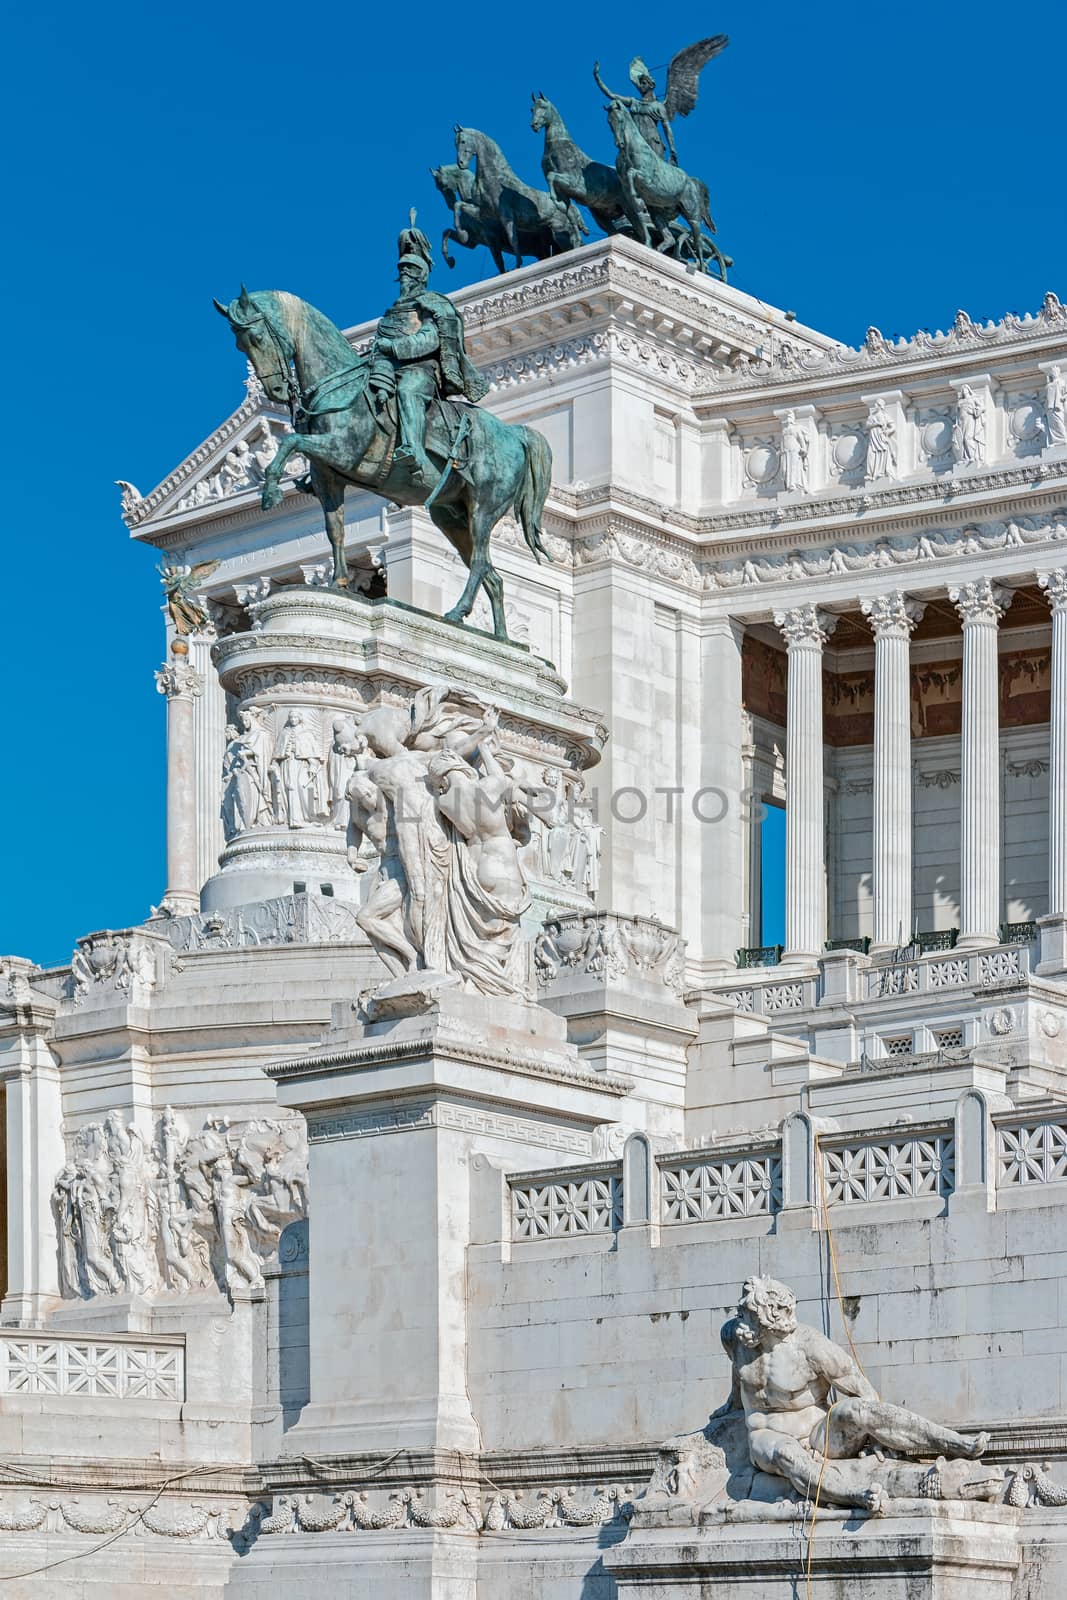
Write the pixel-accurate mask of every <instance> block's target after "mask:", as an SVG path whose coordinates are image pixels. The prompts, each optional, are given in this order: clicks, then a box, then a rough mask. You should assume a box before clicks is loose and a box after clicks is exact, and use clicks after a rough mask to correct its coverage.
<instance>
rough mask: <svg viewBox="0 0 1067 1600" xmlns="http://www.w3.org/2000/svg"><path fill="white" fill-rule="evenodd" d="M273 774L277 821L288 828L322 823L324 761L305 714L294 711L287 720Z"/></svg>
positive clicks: (325, 810) (324, 800)
mask: <svg viewBox="0 0 1067 1600" xmlns="http://www.w3.org/2000/svg"><path fill="white" fill-rule="evenodd" d="M272 771H273V774H274V814H275V816H276V818H277V820H278V821H279V822H282V823H284V824H286V826H288V827H290V828H303V827H305V826H306V825H307V824H308V823H309V822H311V823H314V822H321V821H322V820H323V818H324V816H325V815H326V812H327V804H326V794H325V784H324V777H323V758H322V752H321V750H320V749H319V740H318V735H317V734H316V732H315V730H314V728H312V727H311V726H310V724H309V722H308V716H307V713H306V712H305V711H300V710H297V709H294V710H292V711H290V713H289V715H288V717H286V719H285V724H284V726H283V728H282V731H281V735H280V737H279V739H278V744H277V747H276V749H275V751H274V760H273V762H272Z"/></svg>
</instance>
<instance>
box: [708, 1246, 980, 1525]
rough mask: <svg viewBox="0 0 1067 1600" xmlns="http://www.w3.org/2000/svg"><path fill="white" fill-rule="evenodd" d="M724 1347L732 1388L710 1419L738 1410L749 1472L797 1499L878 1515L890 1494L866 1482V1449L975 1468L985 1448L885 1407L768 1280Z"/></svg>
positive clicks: (747, 1297)
mask: <svg viewBox="0 0 1067 1600" xmlns="http://www.w3.org/2000/svg"><path fill="white" fill-rule="evenodd" d="M722 1342H723V1347H724V1349H725V1350H726V1353H727V1355H728V1356H729V1357H730V1360H731V1362H732V1364H733V1388H732V1391H731V1395H730V1399H729V1401H728V1402H727V1404H726V1405H725V1406H724V1407H722V1408H721V1410H720V1411H719V1412H717V1413H716V1416H722V1415H725V1414H727V1413H728V1412H730V1411H735V1410H738V1409H740V1410H743V1412H744V1417H745V1428H746V1435H747V1442H748V1452H749V1455H750V1457H751V1460H752V1465H753V1466H754V1467H756V1468H757V1469H758V1470H759V1471H761V1472H766V1473H769V1474H771V1475H772V1476H773V1477H777V1478H784V1479H785V1480H787V1481H788V1482H789V1483H790V1484H791V1485H792V1486H793V1488H794V1489H796V1490H797V1491H798V1493H800V1494H802V1495H805V1496H811V1497H814V1495H815V1493H816V1490H818V1492H819V1496H820V1499H821V1500H822V1501H823V1502H824V1503H826V1504H832V1505H841V1506H854V1507H857V1508H858V1509H861V1510H865V1511H871V1512H878V1511H880V1510H882V1509H883V1505H884V1501H885V1498H886V1489H885V1487H884V1485H883V1484H881V1483H879V1482H877V1481H873V1482H872V1481H870V1477H869V1474H866V1473H865V1471H864V1464H863V1462H862V1461H861V1460H860V1459H859V1458H860V1457H861V1453H862V1452H863V1451H864V1450H870V1449H871V1448H872V1447H873V1448H874V1449H876V1450H877V1449H879V1448H880V1449H883V1450H889V1451H892V1452H894V1453H895V1454H896V1455H899V1456H904V1457H909V1458H923V1457H936V1456H939V1455H944V1456H950V1457H956V1458H957V1459H959V1460H962V1461H975V1460H977V1459H978V1457H979V1456H981V1455H982V1454H983V1452H984V1450H985V1448H986V1445H987V1444H988V1436H987V1435H986V1434H979V1435H978V1436H977V1437H976V1438H974V1439H968V1438H965V1437H964V1435H963V1434H960V1433H957V1432H956V1431H955V1430H954V1429H952V1428H944V1427H941V1426H940V1425H939V1424H938V1423H935V1422H929V1421H927V1419H926V1418H925V1417H921V1416H919V1415H918V1414H917V1413H916V1412H913V1411H907V1410H905V1409H904V1407H902V1406H894V1405H887V1404H885V1403H884V1402H883V1401H881V1400H880V1399H879V1398H878V1395H877V1393H876V1391H875V1389H874V1388H873V1387H872V1385H871V1384H870V1383H869V1382H868V1381H867V1379H866V1378H865V1377H864V1375H863V1373H862V1372H861V1371H860V1369H859V1367H858V1366H857V1365H856V1362H855V1361H854V1360H853V1358H852V1357H851V1356H850V1355H849V1354H847V1352H846V1351H844V1350H842V1349H841V1347H840V1346H839V1345H836V1344H834V1343H832V1342H831V1340H829V1339H827V1338H825V1337H824V1335H823V1334H821V1333H819V1332H818V1331H817V1330H816V1329H815V1328H810V1327H807V1326H805V1325H804V1324H802V1323H798V1322H797V1317H796V1296H795V1295H794V1294H793V1292H792V1290H791V1289H789V1288H787V1287H786V1285H785V1284H783V1283H778V1282H776V1281H775V1279H773V1278H761V1277H754V1278H750V1279H749V1280H748V1282H747V1283H746V1284H745V1286H744V1291H743V1294H742V1298H741V1302H740V1305H739V1306H738V1310H737V1316H736V1317H735V1318H733V1319H732V1320H731V1321H730V1322H728V1323H727V1324H726V1325H725V1327H724V1328H723V1330H722ZM857 1468H858V1469H859V1470H857ZM865 1477H866V1481H864V1480H865Z"/></svg>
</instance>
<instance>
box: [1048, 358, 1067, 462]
mask: <svg viewBox="0 0 1067 1600" xmlns="http://www.w3.org/2000/svg"><path fill="white" fill-rule="evenodd" d="M1045 426H1046V428H1047V431H1048V442H1049V444H1050V445H1051V446H1052V447H1053V449H1058V448H1061V447H1062V446H1064V445H1067V378H1064V377H1062V376H1061V375H1060V369H1059V367H1057V366H1052V367H1049V369H1048V375H1047V377H1046V379H1045Z"/></svg>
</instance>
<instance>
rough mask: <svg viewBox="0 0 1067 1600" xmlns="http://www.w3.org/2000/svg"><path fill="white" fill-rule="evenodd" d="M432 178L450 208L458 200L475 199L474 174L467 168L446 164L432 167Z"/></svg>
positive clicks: (453, 163)
mask: <svg viewBox="0 0 1067 1600" xmlns="http://www.w3.org/2000/svg"><path fill="white" fill-rule="evenodd" d="M430 176H431V177H432V178H433V181H434V183H435V184H436V185H437V188H438V190H439V191H440V193H441V194H443V195H444V197H445V200H446V202H447V203H448V204H449V205H450V206H454V205H455V203H456V201H457V200H472V199H473V198H474V174H473V173H472V172H469V171H468V170H467V168H466V167H460V166H457V165H456V164H455V162H445V163H444V164H443V165H442V166H440V167H431V168H430Z"/></svg>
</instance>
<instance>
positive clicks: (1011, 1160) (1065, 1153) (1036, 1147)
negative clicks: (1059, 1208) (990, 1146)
mask: <svg viewBox="0 0 1067 1600" xmlns="http://www.w3.org/2000/svg"><path fill="white" fill-rule="evenodd" d="M1064 1181H1067V1116H1061V1117H1057V1118H1054V1119H1053V1120H1052V1121H1049V1122H1039V1121H1037V1120H1032V1121H1028V1122H1016V1123H1012V1124H1009V1125H1004V1124H1000V1125H998V1127H997V1187H998V1188H1000V1189H1013V1188H1025V1187H1028V1186H1029V1185H1031V1184H1045V1183H1063V1182H1064Z"/></svg>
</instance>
